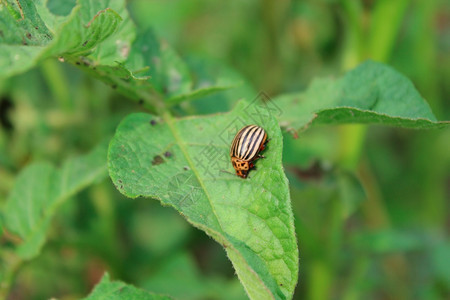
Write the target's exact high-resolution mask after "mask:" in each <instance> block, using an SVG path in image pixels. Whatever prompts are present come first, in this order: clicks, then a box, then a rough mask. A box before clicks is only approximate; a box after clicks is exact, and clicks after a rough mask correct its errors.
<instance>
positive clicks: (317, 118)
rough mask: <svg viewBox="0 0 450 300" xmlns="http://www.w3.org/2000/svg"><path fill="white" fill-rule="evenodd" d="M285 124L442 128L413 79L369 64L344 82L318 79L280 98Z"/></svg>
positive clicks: (355, 70) (344, 77)
mask: <svg viewBox="0 0 450 300" xmlns="http://www.w3.org/2000/svg"><path fill="white" fill-rule="evenodd" d="M275 101H276V102H275V103H276V105H277V106H279V109H280V110H281V111H282V113H281V115H280V116H279V120H280V123H281V125H282V126H284V127H287V128H293V129H305V128H307V127H308V126H310V125H319V124H344V123H367V124H383V125H390V126H398V127H405V128H417V129H426V128H442V127H446V126H448V125H449V124H450V122H447V121H444V122H438V121H437V120H436V117H435V116H434V115H433V113H432V112H431V109H430V107H429V106H428V104H427V103H426V102H425V100H424V99H423V98H422V96H420V94H419V93H418V92H417V90H416V89H415V88H414V85H413V84H412V83H411V81H410V80H409V79H408V78H406V77H405V76H403V75H401V74H400V73H398V72H397V71H395V70H394V69H392V68H391V67H388V66H386V65H384V64H381V63H377V62H373V61H367V62H365V63H362V64H361V65H359V66H358V67H357V68H355V69H354V70H352V71H350V72H348V73H347V74H345V75H344V76H343V77H342V78H339V79H336V80H333V79H316V80H314V81H313V82H312V83H311V85H310V86H309V88H308V89H307V90H306V91H305V92H303V93H298V94H291V95H282V96H279V97H278V98H276V99H275Z"/></svg>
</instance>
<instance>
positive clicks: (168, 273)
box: [140, 253, 248, 300]
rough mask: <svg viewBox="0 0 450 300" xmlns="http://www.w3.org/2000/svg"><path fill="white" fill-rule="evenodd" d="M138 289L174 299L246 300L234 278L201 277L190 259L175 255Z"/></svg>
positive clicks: (240, 286) (192, 259)
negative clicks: (167, 294) (142, 288)
mask: <svg viewBox="0 0 450 300" xmlns="http://www.w3.org/2000/svg"><path fill="white" fill-rule="evenodd" d="M140 286H143V287H145V289H147V290H150V291H154V292H156V293H160V294H161V293H162V294H165V293H170V295H172V296H173V297H175V298H176V299H186V300H190V299H192V300H196V299H222V300H237V299H248V297H247V296H246V294H245V292H244V289H243V288H242V285H241V284H240V283H239V281H238V280H237V279H236V278H233V279H231V280H228V279H226V280H225V278H223V277H218V276H214V275H213V276H211V274H208V275H204V274H201V272H200V270H199V269H198V266H197V265H196V262H195V260H194V258H193V257H191V256H190V255H188V254H187V253H179V254H175V255H173V256H172V257H170V258H169V259H168V260H166V261H165V262H164V264H163V265H162V266H161V267H160V268H159V269H158V270H157V271H156V272H155V273H154V274H152V275H151V277H149V278H147V279H145V280H143V281H142V283H141V284H140Z"/></svg>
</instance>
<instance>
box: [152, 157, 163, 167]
mask: <svg viewBox="0 0 450 300" xmlns="http://www.w3.org/2000/svg"><path fill="white" fill-rule="evenodd" d="M163 163H164V159H163V158H162V157H161V156H160V155H156V156H155V157H153V160H152V165H153V166H157V165H160V164H163Z"/></svg>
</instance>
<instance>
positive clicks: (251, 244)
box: [108, 101, 298, 299]
mask: <svg viewBox="0 0 450 300" xmlns="http://www.w3.org/2000/svg"><path fill="white" fill-rule="evenodd" d="M256 111H258V110H257V109H256V107H255V105H254V104H248V103H247V102H244V101H242V102H240V103H239V104H238V105H237V106H236V108H235V109H234V110H233V111H232V112H230V113H228V114H223V115H215V116H210V117H204V118H189V117H188V118H185V119H179V120H174V119H172V117H170V116H167V115H165V116H164V118H163V119H162V120H160V119H157V118H155V117H154V116H152V115H148V114H132V115H130V116H128V117H127V118H126V119H125V120H124V121H123V122H122V123H121V124H120V126H119V127H118V129H117V132H116V134H115V136H114V138H113V140H112V141H111V144H110V147H109V151H108V168H109V173H110V176H111V178H112V180H113V182H114V184H115V185H116V187H117V188H118V189H119V191H120V192H121V193H123V194H124V195H126V196H128V197H132V198H135V197H139V196H144V197H150V198H157V199H159V200H160V201H161V202H162V204H163V205H170V206H172V207H174V208H175V209H177V210H178V211H179V212H180V213H181V214H182V215H183V216H185V217H186V218H187V220H188V221H189V222H190V223H191V224H193V225H194V226H196V227H198V228H200V229H202V230H203V231H205V232H206V233H207V234H208V235H210V236H211V237H213V238H214V239H215V240H216V241H218V242H219V243H220V244H221V245H223V246H224V247H225V250H226V252H227V254H228V257H229V258H230V260H231V261H232V263H233V265H234V267H235V269H236V272H237V274H238V276H239V278H240V280H241V282H242V283H243V285H244V288H245V289H246V291H247V293H248V295H249V296H250V297H251V298H252V299H290V298H291V297H292V294H293V291H294V288H295V285H296V282H297V272H298V250H297V244H296V239H295V230H294V225H293V216H292V211H291V207H290V198H289V189H288V183H287V179H286V177H285V175H284V172H283V168H282V165H281V152H282V135H281V132H280V128H279V126H278V123H277V121H276V120H275V118H274V117H273V116H271V115H267V116H265V117H264V118H256V119H255V118H254V117H255V115H254V113H255V112H256ZM266 112H267V111H266ZM252 123H255V124H259V125H261V126H262V127H263V128H264V129H265V130H266V132H267V134H268V136H269V138H271V140H270V143H269V145H268V149H267V150H266V151H265V153H264V155H265V156H266V158H265V159H261V160H258V161H257V163H256V166H257V168H258V170H256V171H251V173H250V175H249V178H247V179H242V178H239V177H237V176H236V175H235V174H234V170H233V168H232V166H231V162H230V158H229V147H230V143H231V140H232V139H233V137H234V135H235V134H236V132H237V131H238V130H239V129H240V128H241V127H243V126H244V125H247V124H252ZM222 170H226V172H230V173H232V174H229V173H225V172H223V171H222Z"/></svg>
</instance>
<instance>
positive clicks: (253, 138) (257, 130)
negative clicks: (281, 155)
mask: <svg viewBox="0 0 450 300" xmlns="http://www.w3.org/2000/svg"><path fill="white" fill-rule="evenodd" d="M267 142H268V140H267V133H266V132H265V131H264V129H263V128H261V127H259V126H257V125H247V126H245V127H243V128H242V129H241V130H239V131H238V133H236V136H235V137H234V139H233V142H232V143H231V148H230V156H231V163H232V164H233V167H234V169H235V170H236V175H237V176H239V177H242V178H247V175H248V172H249V171H250V169H252V168H254V167H255V165H254V164H253V163H254V162H255V160H257V159H258V158H264V156H262V155H260V154H259V152H261V151H263V150H264V149H265V148H266V144H267Z"/></svg>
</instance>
